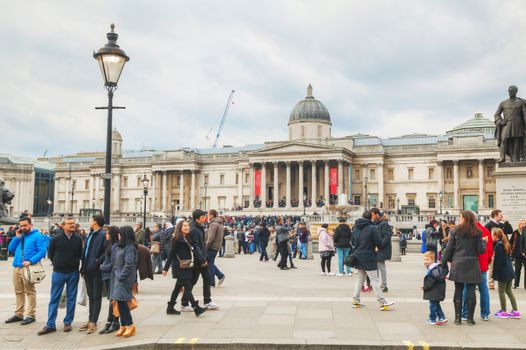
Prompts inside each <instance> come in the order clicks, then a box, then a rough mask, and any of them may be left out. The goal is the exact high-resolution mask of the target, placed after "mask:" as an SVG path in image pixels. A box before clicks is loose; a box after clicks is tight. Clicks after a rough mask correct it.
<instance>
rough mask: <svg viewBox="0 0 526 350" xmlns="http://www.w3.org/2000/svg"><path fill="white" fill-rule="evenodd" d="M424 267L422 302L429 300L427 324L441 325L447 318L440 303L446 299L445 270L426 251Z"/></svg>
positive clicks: (431, 253)
mask: <svg viewBox="0 0 526 350" xmlns="http://www.w3.org/2000/svg"><path fill="white" fill-rule="evenodd" d="M424 266H425V267H426V268H427V272H426V276H425V277H424V286H423V287H422V289H423V290H424V300H429V319H428V320H427V321H426V323H427V324H432V325H443V324H446V323H447V318H446V316H445V315H444V312H443V311H442V307H441V306H440V302H441V301H444V299H445V298H446V275H447V272H448V271H447V268H444V267H442V265H440V264H438V263H436V262H435V253H434V252H432V251H428V252H425V253H424Z"/></svg>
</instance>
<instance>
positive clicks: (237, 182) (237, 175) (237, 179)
mask: <svg viewBox="0 0 526 350" xmlns="http://www.w3.org/2000/svg"><path fill="white" fill-rule="evenodd" d="M236 185H239V174H236Z"/></svg>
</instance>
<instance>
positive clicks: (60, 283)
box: [46, 272, 79, 328]
mask: <svg viewBox="0 0 526 350" xmlns="http://www.w3.org/2000/svg"><path fill="white" fill-rule="evenodd" d="M78 284H79V273H78V272H70V273H63V272H53V274H52V275H51V296H50V300H49V307H48V312H47V313H48V315H47V323H46V327H47V328H57V326H56V324H55V321H56V319H57V311H58V304H59V303H60V297H61V296H62V291H63V290H64V285H66V286H67V287H66V294H67V300H68V302H67V306H66V317H64V324H71V322H73V318H74V317H75V303H76V302H77V286H78Z"/></svg>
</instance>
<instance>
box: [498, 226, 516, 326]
mask: <svg viewBox="0 0 526 350" xmlns="http://www.w3.org/2000/svg"><path fill="white" fill-rule="evenodd" d="M491 234H492V237H493V242H494V243H495V248H494V249H495V258H494V260H493V276H492V277H493V280H494V281H498V282H499V300H500V311H499V312H497V313H496V314H495V317H498V318H521V314H520V312H519V311H517V301H516V300H515V296H514V295H513V292H512V291H511V282H512V281H513V278H514V277H515V272H514V271H513V265H512V264H511V246H510V242H508V238H507V237H506V235H505V234H504V231H502V229H500V228H494V229H493V230H491ZM506 295H507V296H508V298H509V299H510V303H511V311H510V312H509V313H508V312H506Z"/></svg>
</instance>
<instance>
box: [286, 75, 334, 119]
mask: <svg viewBox="0 0 526 350" xmlns="http://www.w3.org/2000/svg"><path fill="white" fill-rule="evenodd" d="M300 122H319V123H325V124H329V125H331V116H330V114H329V111H328V110H327V108H326V107H325V105H324V104H323V103H321V102H320V101H318V100H317V99H315V98H314V96H312V86H311V85H310V84H309V86H308V87H307V97H305V98H304V99H303V100H301V101H300V102H298V103H297V104H296V106H295V107H294V109H293V110H292V112H291V113H290V118H289V125H290V124H293V123H300Z"/></svg>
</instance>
